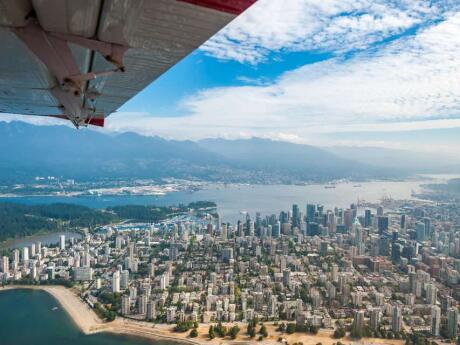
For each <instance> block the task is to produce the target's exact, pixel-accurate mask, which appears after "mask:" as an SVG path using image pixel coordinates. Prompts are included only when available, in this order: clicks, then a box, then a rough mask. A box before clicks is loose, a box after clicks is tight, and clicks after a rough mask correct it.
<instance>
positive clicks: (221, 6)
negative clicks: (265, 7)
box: [178, 0, 257, 15]
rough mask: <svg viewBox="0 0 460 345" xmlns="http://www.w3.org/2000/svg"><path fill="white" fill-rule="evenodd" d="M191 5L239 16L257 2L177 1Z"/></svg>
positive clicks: (227, 0) (253, 0)
mask: <svg viewBox="0 0 460 345" xmlns="http://www.w3.org/2000/svg"><path fill="white" fill-rule="evenodd" d="M178 1H182V2H188V3H190V4H193V5H197V6H202V7H207V8H212V9H214V10H217V11H220V12H226V13H231V14H235V15H239V14H240V13H241V12H244V11H245V10H246V9H247V8H248V7H250V6H251V5H252V4H254V3H255V2H256V1H257V0H178Z"/></svg>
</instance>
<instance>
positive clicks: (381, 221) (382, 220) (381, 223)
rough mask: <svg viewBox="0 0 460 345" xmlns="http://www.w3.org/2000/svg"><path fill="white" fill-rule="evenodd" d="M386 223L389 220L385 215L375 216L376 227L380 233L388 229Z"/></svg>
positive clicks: (387, 223)
mask: <svg viewBox="0 0 460 345" xmlns="http://www.w3.org/2000/svg"><path fill="white" fill-rule="evenodd" d="M388 225H389V221H388V217H387V216H379V217H378V218H377V228H378V230H379V234H380V235H381V234H383V233H384V232H385V231H387V230H388Z"/></svg>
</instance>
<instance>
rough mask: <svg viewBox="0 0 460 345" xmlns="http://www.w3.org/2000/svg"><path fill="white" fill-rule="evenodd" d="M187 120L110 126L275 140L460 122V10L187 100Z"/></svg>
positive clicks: (136, 117) (128, 117) (145, 119)
mask: <svg viewBox="0 0 460 345" xmlns="http://www.w3.org/2000/svg"><path fill="white" fill-rule="evenodd" d="M182 106H183V107H184V108H185V109H187V110H188V111H189V112H190V116H187V117H175V118H166V117H162V118H158V117H151V116H149V115H148V114H114V115H112V116H111V117H110V118H109V119H108V120H107V126H108V127H109V128H110V129H112V130H135V131H137V132H141V133H144V134H150V135H151V134H159V135H163V136H168V137H175V138H190V139H198V138H204V137H216V136H220V137H227V138H235V137H251V136H259V137H272V138H274V139H279V140H289V141H294V142H306V143H313V144H314V140H315V138H316V137H317V134H318V133H331V132H340V131H398V130H415V129H427V128H449V127H460V13H457V14H452V15H450V16H449V17H448V18H446V20H445V21H443V22H440V23H438V24H436V25H434V26H431V27H429V28H426V29H424V30H421V31H419V32H418V33H417V35H415V36H411V37H404V38H401V39H399V40H396V41H394V42H392V43H391V44H388V45H386V46H385V47H381V48H380V49H379V50H376V51H373V52H372V53H369V52H366V51H364V52H361V53H360V54H357V55H355V56H354V57H353V58H351V59H349V60H344V59H341V58H335V59H331V60H329V61H325V62H320V63H316V64H311V65H306V66H304V67H301V68H299V69H296V70H293V71H290V72H287V73H285V74H283V75H282V76H281V77H280V78H279V79H278V80H276V81H275V82H273V83H271V84H269V85H266V84H261V85H251V86H239V87H221V88H212V89H207V90H203V91H201V92H199V93H198V94H195V95H192V96H191V97H188V98H186V99H185V100H183V102H182Z"/></svg>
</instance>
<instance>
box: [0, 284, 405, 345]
mask: <svg viewBox="0 0 460 345" xmlns="http://www.w3.org/2000/svg"><path fill="white" fill-rule="evenodd" d="M17 289H30V290H42V291H45V292H47V293H48V294H50V295H51V296H52V297H53V298H54V299H55V300H56V301H57V302H58V303H59V304H60V306H61V307H62V308H63V309H64V310H65V312H66V313H67V315H68V316H69V317H70V318H71V319H72V321H73V322H74V324H75V325H76V326H77V327H78V329H79V330H80V331H81V332H83V333H84V334H85V335H91V334H96V333H102V332H107V333H111V334H118V335H125V336H132V337H135V338H136V337H137V338H143V339H149V340H166V341H171V342H176V343H181V344H192V345H206V344H210V345H220V344H229V345H256V344H270V345H275V344H281V342H280V341H278V339H279V338H282V339H285V340H287V342H288V343H289V344H293V343H295V342H302V343H303V344H304V345H316V344H318V343H321V344H322V345H333V344H334V343H337V342H338V341H341V342H343V343H344V344H350V345H364V344H366V345H370V344H372V345H403V344H404V341H403V340H396V339H391V340H390V339H378V338H366V339H360V340H352V339H349V338H348V337H345V338H342V339H334V338H333V337H332V336H331V333H332V332H331V331H330V330H321V331H320V332H319V333H318V334H317V335H312V334H306V333H294V334H285V333H284V334H280V333H278V332H277V331H276V330H275V328H276V327H275V326H274V325H273V323H265V325H266V327H267V329H268V333H269V336H268V337H267V338H265V339H264V340H263V341H258V340H257V339H258V335H256V337H255V338H249V337H248V336H247V335H246V334H245V330H246V324H243V323H241V322H235V323H232V324H238V326H239V327H240V333H239V334H238V337H237V339H235V340H231V339H229V338H225V339H222V338H214V339H213V340H210V339H209V338H208V336H207V334H208V329H209V326H210V324H199V327H198V333H199V336H198V337H197V338H189V337H188V334H189V332H184V333H176V332H173V330H172V329H173V327H174V325H172V324H153V323H149V322H145V321H135V320H131V319H126V318H123V317H120V316H117V318H116V319H115V320H114V321H112V322H104V321H102V320H101V319H100V318H99V317H98V316H97V315H96V313H95V312H94V311H93V310H92V309H91V308H90V307H89V306H88V305H87V304H86V303H85V302H83V301H82V300H81V299H80V298H79V297H78V296H77V295H76V294H75V293H74V292H73V291H72V290H71V289H67V288H65V287H63V286H56V285H52V286H47V285H42V286H37V285H35V286H30V285H13V286H5V287H3V288H2V287H0V293H1V292H2V291H9V290H17Z"/></svg>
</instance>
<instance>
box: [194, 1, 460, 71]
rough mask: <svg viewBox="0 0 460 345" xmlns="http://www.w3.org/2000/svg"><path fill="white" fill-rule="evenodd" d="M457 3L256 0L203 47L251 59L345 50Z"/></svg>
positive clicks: (436, 15) (362, 45)
mask: <svg viewBox="0 0 460 345" xmlns="http://www.w3.org/2000/svg"><path fill="white" fill-rule="evenodd" d="M458 6H459V4H458V2H455V1H439V2H433V1H429V0H327V1H318V0H289V1H281V0H258V1H257V2H256V3H255V4H254V5H253V6H252V7H251V8H250V9H249V10H247V11H246V12H245V13H243V14H242V15H240V16H239V17H237V18H236V19H235V20H234V21H233V22H232V23H230V24H229V25H228V26H227V27H226V28H224V29H223V30H222V31H220V32H219V33H218V34H217V35H215V36H214V37H213V38H212V39H211V40H209V41H208V42H207V43H206V44H204V45H203V47H202V48H201V49H202V50H203V51H205V52H206V53H207V54H209V55H212V56H215V57H217V58H220V59H230V60H236V61H239V62H249V63H253V64H254V63H257V62H259V61H261V60H264V59H266V58H267V56H268V55H269V54H270V52H279V51H312V50H314V51H317V50H319V51H326V52H332V53H335V54H337V53H343V52H347V51H351V50H356V49H364V48H367V47H369V46H370V45H371V44H373V43H376V42H381V41H382V40H384V39H387V38H389V37H391V36H394V35H398V34H400V33H402V32H404V31H405V30H407V29H410V28H412V27H414V26H415V25H425V24H427V23H430V22H432V21H433V20H436V19H441V18H443V16H444V15H445V13H446V12H447V11H453V10H454V9H455V8H458Z"/></svg>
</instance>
